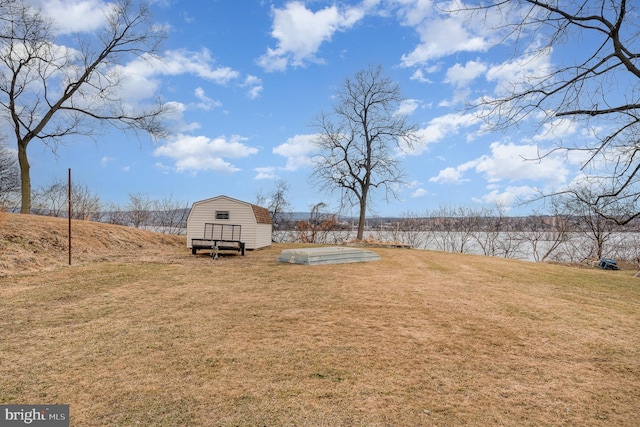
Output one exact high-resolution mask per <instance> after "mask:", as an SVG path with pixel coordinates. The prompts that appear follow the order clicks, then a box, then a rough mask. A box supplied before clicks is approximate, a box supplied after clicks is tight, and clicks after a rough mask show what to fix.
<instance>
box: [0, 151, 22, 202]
mask: <svg viewBox="0 0 640 427" xmlns="http://www.w3.org/2000/svg"><path fill="white" fill-rule="evenodd" d="M19 193H20V170H19V169H18V163H17V161H16V157H15V154H13V153H12V152H11V151H10V150H9V149H8V148H7V147H5V146H4V145H3V144H1V143H0V209H2V208H7V207H9V205H11V204H12V203H13V202H14V200H15V196H16V195H17V194H19Z"/></svg>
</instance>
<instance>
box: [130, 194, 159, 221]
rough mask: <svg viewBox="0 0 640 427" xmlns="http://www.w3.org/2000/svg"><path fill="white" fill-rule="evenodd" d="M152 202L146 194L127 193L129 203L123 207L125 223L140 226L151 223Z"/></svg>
mask: <svg viewBox="0 0 640 427" xmlns="http://www.w3.org/2000/svg"><path fill="white" fill-rule="evenodd" d="M152 207H153V202H152V201H151V200H150V199H149V196H148V195H146V194H140V193H135V194H134V193H131V194H129V203H128V204H127V206H126V207H125V210H126V217H127V225H129V226H132V227H135V228H142V227H147V226H149V225H151V222H150V220H151V209H152Z"/></svg>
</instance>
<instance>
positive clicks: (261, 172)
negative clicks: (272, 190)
mask: <svg viewBox="0 0 640 427" xmlns="http://www.w3.org/2000/svg"><path fill="white" fill-rule="evenodd" d="M254 170H255V171H256V172H257V174H256V176H255V177H254V178H253V179H255V180H262V179H276V178H277V177H278V176H277V175H276V173H275V168H273V167H262V168H255V169H254Z"/></svg>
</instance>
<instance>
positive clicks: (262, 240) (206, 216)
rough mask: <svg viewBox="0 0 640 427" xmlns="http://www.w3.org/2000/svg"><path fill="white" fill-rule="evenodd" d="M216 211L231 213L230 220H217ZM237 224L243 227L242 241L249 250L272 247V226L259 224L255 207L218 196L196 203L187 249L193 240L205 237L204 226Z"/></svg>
mask: <svg viewBox="0 0 640 427" xmlns="http://www.w3.org/2000/svg"><path fill="white" fill-rule="evenodd" d="M216 211H229V219H226V220H223V219H216ZM207 222H214V223H217V224H236V225H241V226H242V235H241V238H240V240H241V241H243V242H244V243H245V247H246V248H247V249H258V248H262V247H265V246H270V245H271V224H258V223H257V220H256V217H255V214H254V209H253V205H251V204H250V203H246V202H242V201H240V200H236V199H232V198H231V197H227V196H218V197H214V198H212V199H207V200H201V201H199V202H195V203H194V204H193V206H192V207H191V211H190V212H189V218H188V219H187V247H188V248H191V239H200V238H202V237H203V232H204V224H205V223H207Z"/></svg>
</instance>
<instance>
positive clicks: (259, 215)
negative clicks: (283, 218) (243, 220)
mask: <svg viewBox="0 0 640 427" xmlns="http://www.w3.org/2000/svg"><path fill="white" fill-rule="evenodd" d="M217 199H227V200H232V201H234V202H237V203H240V204H243V205H249V206H251V209H252V210H253V215H254V216H255V217H256V223H257V224H272V221H271V214H270V213H269V209H267V208H263V207H262V206H258V205H254V204H251V203H248V202H243V201H242V200H238V199H234V198H233V197H229V196H225V195H220V196H216V197H212V198H210V199H205V200H200V201H197V202H195V203H194V205H196V204H201V203H207V202H211V201H214V200H217ZM189 216H191V213H189Z"/></svg>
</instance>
